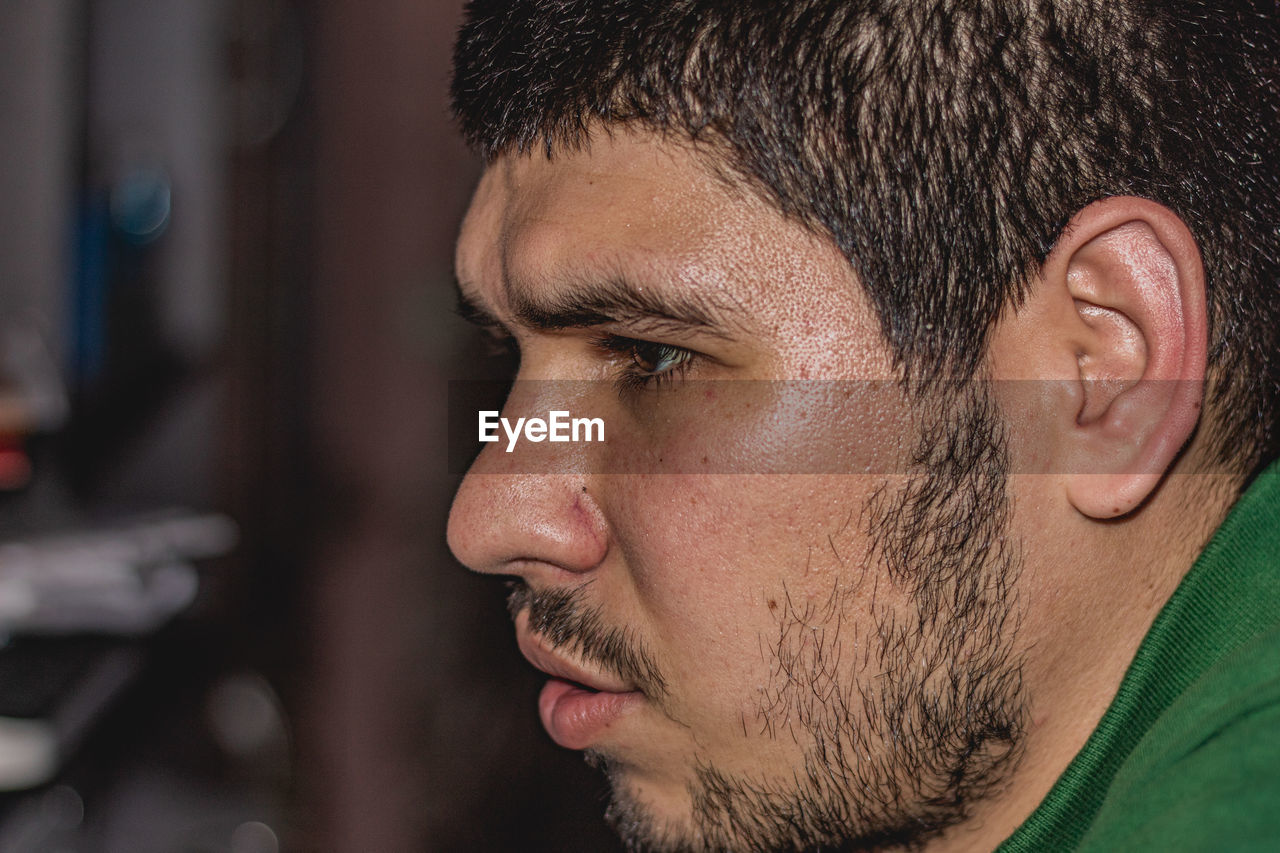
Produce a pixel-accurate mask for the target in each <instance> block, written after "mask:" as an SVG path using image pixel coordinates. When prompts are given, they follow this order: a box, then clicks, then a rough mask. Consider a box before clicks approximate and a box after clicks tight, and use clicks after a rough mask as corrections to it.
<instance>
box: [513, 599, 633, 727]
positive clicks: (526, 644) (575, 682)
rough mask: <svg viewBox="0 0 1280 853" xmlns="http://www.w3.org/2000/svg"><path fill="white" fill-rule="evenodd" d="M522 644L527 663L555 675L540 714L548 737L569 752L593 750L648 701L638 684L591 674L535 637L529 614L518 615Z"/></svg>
mask: <svg viewBox="0 0 1280 853" xmlns="http://www.w3.org/2000/svg"><path fill="white" fill-rule="evenodd" d="M516 641H517V643H518V644H519V646H520V653H521V654H523V655H524V657H525V659H526V660H528V661H529V663H531V664H533V666H534V668H535V669H538V670H540V671H541V672H543V673H545V674H546V675H548V676H550V679H549V680H548V681H547V683H546V685H545V686H544V687H543V688H542V693H541V694H539V696H538V714H539V716H540V717H541V718H542V725H543V728H545V729H546V730H547V734H549V735H551V739H552V740H553V741H555V742H556V743H557V744H559V745H560V746H563V747H565V748H566V749H587V748H588V747H590V746H592V745H593V744H595V743H597V742H599V741H600V739H601V738H603V737H605V736H606V735H607V734H608V731H609V729H611V728H612V727H613V726H614V725H616V724H617V723H618V721H619V720H621V718H622V717H623V716H625V715H626V714H627V713H628V712H630V711H631V710H634V709H635V708H636V707H638V706H639V704H640V703H641V702H643V701H644V698H645V697H644V694H643V693H642V692H640V691H639V690H638V689H636V687H635V686H634V685H631V684H628V683H626V682H624V681H621V680H620V679H618V678H616V677H613V676H610V675H608V674H607V673H602V672H594V671H591V670H590V669H588V668H587V667H585V666H582V665H580V664H577V663H575V662H573V661H571V660H569V659H567V658H566V657H564V656H562V655H561V654H559V653H557V652H556V651H555V650H554V649H552V648H550V647H549V646H548V645H547V644H546V643H545V642H544V641H543V640H542V638H540V637H538V636H537V635H534V634H532V633H530V631H529V628H528V613H527V611H525V612H521V613H520V614H519V615H518V616H517V617H516Z"/></svg>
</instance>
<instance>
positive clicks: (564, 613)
mask: <svg viewBox="0 0 1280 853" xmlns="http://www.w3.org/2000/svg"><path fill="white" fill-rule="evenodd" d="M588 585H589V584H584V585H582V586H579V587H574V588H572V589H555V590H536V589H533V588H532V587H530V586H529V584H528V583H526V582H525V581H524V580H520V579H516V580H511V581H508V582H507V586H508V589H509V592H508V593H507V611H508V612H509V613H510V614H511V618H512V619H515V618H516V617H517V616H518V615H519V614H520V612H521V611H523V610H526V609H527V610H528V611H529V628H530V629H531V630H532V631H533V632H534V633H535V634H537V635H538V636H540V637H541V638H542V639H543V640H544V641H545V642H546V643H548V644H550V646H551V647H552V648H554V649H565V650H567V651H569V652H570V653H572V654H575V655H577V656H578V657H580V658H582V659H583V660H584V661H586V662H589V663H592V664H595V665H596V666H599V667H603V668H604V669H606V670H608V671H610V672H612V673H613V674H615V675H617V676H619V677H620V678H622V679H623V680H624V681H626V682H628V683H630V684H633V685H635V687H636V689H637V690H639V691H640V692H641V693H643V694H644V695H645V696H647V697H649V698H651V699H660V698H662V697H665V696H666V693H667V682H666V679H665V678H663V677H662V673H661V672H660V671H659V669H658V666H657V664H656V663H655V662H654V659H653V655H652V654H650V653H649V651H648V650H647V649H646V648H645V646H644V644H643V643H642V642H641V641H640V640H639V639H638V638H637V637H635V636H634V634H632V633H631V632H630V631H628V630H625V629H623V628H618V627H614V626H610V625H608V624H607V622H606V621H605V619H604V617H603V615H602V613H601V609H600V607H599V606H598V605H590V604H587V603H586V600H585V599H586V589H587V586H588Z"/></svg>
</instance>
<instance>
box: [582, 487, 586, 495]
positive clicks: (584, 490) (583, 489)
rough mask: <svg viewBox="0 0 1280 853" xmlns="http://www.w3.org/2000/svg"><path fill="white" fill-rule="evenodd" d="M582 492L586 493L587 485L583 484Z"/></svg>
mask: <svg viewBox="0 0 1280 853" xmlns="http://www.w3.org/2000/svg"><path fill="white" fill-rule="evenodd" d="M582 493H583V494H584V495H585V494H586V493H587V487H586V486H583V487H582Z"/></svg>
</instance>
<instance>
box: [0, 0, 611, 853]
mask: <svg viewBox="0 0 1280 853" xmlns="http://www.w3.org/2000/svg"><path fill="white" fill-rule="evenodd" d="M460 8H461V3H460V2H445V0H439V2H431V1H430V0H378V2H376V3H368V2H360V0H324V2H301V0H180V2H175V0H4V2H3V3H0V642H2V643H3V645H0V850H3V851H5V853H13V852H14V851H28V850H30V851H42V852H43V851H128V853H148V852H149V851H156V853H174V852H175V851H234V853H273V851H292V850H299V851H309V850H317V851H319V850H324V851H330V850H332V851H353V853H354V851H360V853H370V852H371V851H372V853H394V851H433V850H442V851H451V850H477V851H490V850H493V851H497V850H503V851H505V850H519V851H542V850H546V851H578V850H581V851H608V850H612V849H616V843H615V842H614V841H613V840H612V837H611V835H610V834H609V833H608V831H607V830H605V829H604V827H603V824H602V821H601V818H600V813H601V811H602V808H603V796H604V794H603V788H602V784H601V782H600V781H599V780H598V779H597V778H596V775H595V773H594V772H592V771H589V770H587V769H586V768H585V767H584V766H582V764H581V761H580V759H579V758H578V757H577V756H576V755H574V754H571V753H568V752H564V751H562V750H559V749H557V748H555V747H554V746H553V745H551V743H550V742H549V740H548V739H547V738H546V736H545V734H544V733H543V732H542V730H541V727H540V726H539V724H538V721H537V715H536V707H535V697H536V694H537V691H538V689H539V686H540V685H539V680H538V679H537V678H536V677H535V675H534V673H533V672H532V671H531V670H530V669H529V667H528V666H527V665H526V664H524V663H523V661H522V660H521V659H520V658H519V655H518V653H517V651H516V649H515V643H514V638H513V636H512V631H511V626H510V623H509V620H508V619H507V617H506V614H505V612H504V609H503V604H502V598H503V591H502V589H501V587H500V586H499V585H495V584H494V583H492V582H491V581H487V580H485V579H481V578H476V577H473V576H471V575H469V574H468V573H466V572H464V571H463V570H461V569H460V568H459V567H458V566H457V565H456V564H455V563H454V561H453V560H452V558H451V557H450V556H449V554H448V551H447V549H446V548H445V545H444V523H445V517H446V514H447V511H448V506H449V500H450V496H451V495H452V491H453V488H454V486H455V485H456V476H455V475H451V474H450V473H449V472H448V464H447V462H448V460H447V458H446V452H445V445H446V441H445V430H446V421H447V419H446V411H445V409H446V399H447V390H446V389H447V381H448V380H449V379H450V378H452V377H456V376H460V375H464V374H463V373H462V371H463V369H464V366H465V367H466V368H467V370H468V372H467V373H466V374H465V375H474V374H473V372H470V367H471V365H472V364H473V363H474V360H475V356H476V353H477V351H478V348H477V343H476V342H475V340H474V338H473V335H472V333H471V332H470V331H469V330H468V329H467V328H465V327H464V325H463V324H462V323H461V322H460V321H458V320H457V319H455V317H454V316H453V312H452V307H453V287H452V272H451V267H452V249H453V240H454V236H455V233H456V230H457V225H458V221H459V219H460V217H461V215H462V212H463V211H464V209H465V205H466V201H467V198H468V196H469V194H470V191H471V188H472V185H473V183H474V181H475V179H476V177H477V176H478V174H479V168H480V165H479V163H478V162H477V161H476V160H475V159H474V158H473V157H472V156H471V155H469V154H468V153H467V152H466V151H465V150H464V149H463V147H462V146H461V144H460V142H459V141H458V139H457V136H456V134H455V132H454V129H453V127H452V125H451V122H450V119H449V116H448V111H447V86H448V74H449V64H450V52H451V47H452V41H453V34H454V30H455V28H456V25H457V21H458V17H459V14H460Z"/></svg>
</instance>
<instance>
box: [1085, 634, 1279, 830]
mask: <svg viewBox="0 0 1280 853" xmlns="http://www.w3.org/2000/svg"><path fill="white" fill-rule="evenodd" d="M1277 844H1280V628H1273V629H1272V630H1270V631H1267V632H1265V633H1263V634H1261V635H1259V636H1257V637H1255V638H1254V639H1253V640H1252V641H1250V642H1248V643H1246V644H1244V645H1242V646H1240V647H1238V648H1237V649H1235V650H1234V651H1233V652H1232V653H1231V654H1229V655H1227V656H1226V657H1224V658H1223V659H1222V660H1220V661H1218V663H1217V664H1215V665H1214V666H1212V667H1211V668H1209V669H1208V670H1206V671H1205V673H1204V675H1202V676H1201V677H1200V678H1199V679H1198V680H1197V681H1196V682H1194V683H1193V684H1192V685H1191V686H1190V687H1188V689H1187V690H1186V691H1185V692H1184V693H1183V694H1182V695H1181V696H1180V697H1179V698H1178V699H1177V700H1176V701H1175V702H1174V703H1173V704H1172V705H1171V706H1170V707H1169V708H1168V709H1167V710H1166V711H1165V712H1164V713H1163V714H1162V715H1161V716H1160V718H1159V719H1158V720H1157V721H1156V722H1155V724H1154V725H1153V726H1152V727H1151V729H1150V730H1149V731H1148V732H1147V733H1146V735H1144V736H1143V738H1142V740H1141V741H1139V743H1138V744H1137V746H1136V748H1135V749H1134V751H1133V752H1132V753H1131V754H1130V755H1129V757H1128V758H1127V759H1125V761H1124V763H1123V764H1122V765H1121V767H1120V769H1119V771H1118V772H1117V774H1116V776H1115V779H1114V781H1113V782H1112V784H1111V787H1110V789H1109V791H1108V793H1107V796H1106V799H1105V801H1104V802H1103V805H1102V808H1101V809H1100V810H1099V812H1098V815H1097V817H1096V819H1095V820H1094V822H1093V824H1092V826H1091V827H1090V830H1089V832H1088V834H1087V835H1086V836H1085V838H1084V840H1083V842H1082V843H1081V849H1082V850H1095V851H1101V850H1126V851H1129V850H1186V851H1193V850H1232V851H1236V850H1264V849H1265V850H1268V851H1270V850H1275V849H1277Z"/></svg>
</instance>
